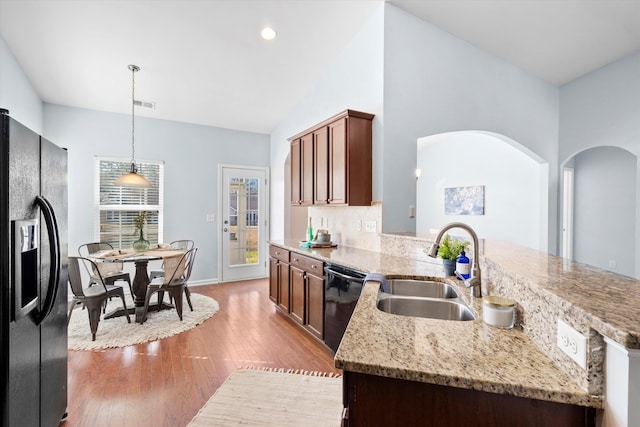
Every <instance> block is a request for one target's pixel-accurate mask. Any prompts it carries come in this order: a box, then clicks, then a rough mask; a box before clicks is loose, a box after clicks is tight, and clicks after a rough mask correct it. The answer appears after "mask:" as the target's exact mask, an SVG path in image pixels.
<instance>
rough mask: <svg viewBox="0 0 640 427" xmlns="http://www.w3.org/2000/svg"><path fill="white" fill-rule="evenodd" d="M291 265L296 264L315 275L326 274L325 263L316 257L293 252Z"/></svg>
mask: <svg viewBox="0 0 640 427" xmlns="http://www.w3.org/2000/svg"><path fill="white" fill-rule="evenodd" d="M291 265H295V266H296V267H298V268H299V269H301V270H304V271H306V272H307V273H311V274H313V275H315V276H320V277H322V276H324V270H323V268H324V263H323V262H322V261H320V260H317V259H315V258H311V257H308V256H304V255H300V254H298V253H295V252H293V253H292V254H291Z"/></svg>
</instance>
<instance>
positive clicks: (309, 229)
mask: <svg viewBox="0 0 640 427" xmlns="http://www.w3.org/2000/svg"><path fill="white" fill-rule="evenodd" d="M307 242H313V228H312V227H311V217H309V227H307Z"/></svg>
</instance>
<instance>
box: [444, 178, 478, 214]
mask: <svg viewBox="0 0 640 427" xmlns="http://www.w3.org/2000/svg"><path fill="white" fill-rule="evenodd" d="M444 214H445V215H484V185H476V186H473V187H450V188H445V189H444Z"/></svg>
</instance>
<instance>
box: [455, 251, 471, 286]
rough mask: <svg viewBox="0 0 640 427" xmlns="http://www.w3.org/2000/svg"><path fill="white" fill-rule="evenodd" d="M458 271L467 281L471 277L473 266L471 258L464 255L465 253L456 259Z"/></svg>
mask: <svg viewBox="0 0 640 427" xmlns="http://www.w3.org/2000/svg"><path fill="white" fill-rule="evenodd" d="M456 271H457V272H458V273H460V275H461V276H462V277H464V279H465V280H466V279H468V278H470V277H471V264H469V258H467V256H466V255H465V254H464V251H462V252H460V256H459V257H458V258H457V259H456Z"/></svg>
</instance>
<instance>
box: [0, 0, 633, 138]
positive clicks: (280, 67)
mask: <svg viewBox="0 0 640 427" xmlns="http://www.w3.org/2000/svg"><path fill="white" fill-rule="evenodd" d="M390 2H391V3H393V4H395V5H396V6H398V7H400V8H402V9H404V10H406V11H408V12H410V13H412V14H414V15H416V16H418V17H420V18H421V19H424V20H425V21H428V22H431V23H433V24H434V25H436V26H438V27H440V28H442V29H444V30H445V31H448V32H450V33H452V34H453V35H455V36H457V37H460V38H462V39H464V40H467V41H468V42H469V43H471V44H474V45H476V46H478V47H479V48H481V49H484V50H486V51H489V52H491V53H492V54H494V55H496V56H498V57H501V58H503V59H504V60H506V61H509V62H511V63H513V64H515V65H517V66H518V67H521V68H522V69H524V70H526V71H528V72H529V73H531V74H533V75H536V76H538V77H540V78H541V79H544V80H546V81H548V82H550V83H552V84H555V85H561V84H563V83H565V82H567V81H570V80H572V79H574V78H576V77H579V76H580V75H583V74H585V73H587V72H589V71H592V70H594V69H596V68H598V67H601V66H602V65H605V64H607V63H610V62H612V61H615V60H617V59H619V58H622V57H624V56H626V55H629V54H630V53H632V52H635V51H638V50H640V25H638V22H640V1H638V0H555V1H539V0H518V1H505V0H493V1H488V0H454V1H452V0H429V1H424V0H423V1H418V0H390ZM381 5H382V0H339V1H338V0H209V1H206V0H194V1H190V0H165V1H144V0H128V1H117V0H114V1H107V0H85V1H76V0H20V1H18V0H0V34H1V35H2V37H3V38H4V40H5V41H6V43H7V45H8V47H9V49H10V50H11V51H12V53H13V54H14V56H15V57H16V59H17V61H18V63H19V64H20V66H21V67H22V69H23V70H24V72H25V73H26V75H27V77H28V78H29V80H30V81H31V83H32V84H33V86H34V88H35V90H36V91H37V92H38V94H39V96H40V97H41V99H42V100H44V101H45V102H49V103H54V104H61V105H68V106H73V107H79V108H88V109H96V110H102V111H110V112H119V113H125V114H127V113H129V112H130V109H131V104H130V102H131V101H130V95H131V72H130V71H129V70H128V68H127V65H128V64H131V63H133V64H136V65H138V66H139V67H140V68H141V71H140V72H139V73H138V74H137V75H136V98H137V99H139V100H143V101H150V102H155V103H156V108H155V109H153V110H149V109H142V108H138V109H137V110H136V114H138V115H144V116H149V117H156V118H163V119H169V120H176V121H182V122H188V123H197V124H204V125H210V126H219V127H224V128H230V129H239V130H246V131H253V132H262V133H269V132H270V131H271V130H272V129H273V128H274V127H275V126H276V125H277V124H278V123H279V122H280V121H281V120H282V119H283V118H284V117H286V115H287V114H288V113H289V112H290V111H291V109H292V108H294V106H295V104H296V102H297V101H298V100H299V99H300V98H301V97H302V96H303V94H304V93H305V92H306V91H307V90H308V89H309V88H310V87H311V86H312V85H313V83H314V82H315V81H316V80H317V79H318V78H319V77H320V76H321V75H322V73H323V72H325V71H326V69H327V67H328V66H329V64H330V62H331V61H332V60H333V58H335V57H336V56H337V55H338V54H339V52H340V51H341V50H342V48H343V47H344V45H345V43H347V42H348V41H349V40H350V39H351V38H352V37H353V36H354V35H355V34H356V33H357V32H358V31H359V30H360V28H361V27H362V25H363V24H364V23H366V22H367V21H368V20H369V19H370V17H371V16H372V14H373V13H374V11H375V10H377V9H378V8H379V7H381ZM267 25H269V26H272V27H274V28H275V29H276V30H277V32H278V37H277V38H276V39H275V40H272V41H265V40H263V39H261V38H260V35H259V33H260V30H261V29H262V28H263V27H264V26H267Z"/></svg>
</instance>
